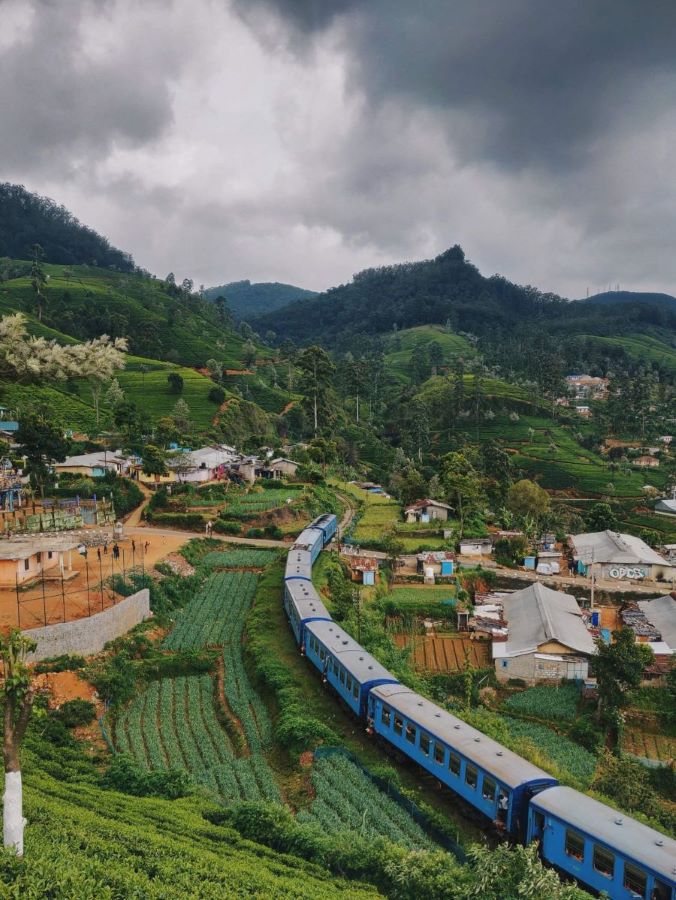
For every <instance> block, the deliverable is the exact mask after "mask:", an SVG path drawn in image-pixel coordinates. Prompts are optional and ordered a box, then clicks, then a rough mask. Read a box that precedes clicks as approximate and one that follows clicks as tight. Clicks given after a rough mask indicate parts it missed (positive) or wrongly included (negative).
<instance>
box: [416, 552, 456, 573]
mask: <svg viewBox="0 0 676 900" xmlns="http://www.w3.org/2000/svg"><path fill="white" fill-rule="evenodd" d="M416 570H417V572H418V573H419V574H420V575H429V574H430V573H431V574H433V575H441V576H448V575H452V574H453V573H454V571H455V554H454V553H451V552H450V551H449V550H426V551H424V552H423V553H419V554H418V556H417V557H416ZM430 570H431V572H430Z"/></svg>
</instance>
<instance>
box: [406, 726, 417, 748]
mask: <svg viewBox="0 0 676 900" xmlns="http://www.w3.org/2000/svg"><path fill="white" fill-rule="evenodd" d="M415 735H416V730H415V726H413V725H411V724H410V723H409V724H408V725H407V726H406V740H407V741H408V742H409V744H415Z"/></svg>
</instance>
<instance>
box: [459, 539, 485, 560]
mask: <svg viewBox="0 0 676 900" xmlns="http://www.w3.org/2000/svg"><path fill="white" fill-rule="evenodd" d="M492 552H493V544H492V542H491V539H490V538H462V539H461V540H460V556H479V557H483V556H490V555H491V553H492Z"/></svg>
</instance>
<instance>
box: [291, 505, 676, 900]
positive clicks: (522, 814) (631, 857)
mask: <svg viewBox="0 0 676 900" xmlns="http://www.w3.org/2000/svg"><path fill="white" fill-rule="evenodd" d="M337 527H338V522H337V520H336V517H335V516H334V515H329V514H327V515H322V516H319V517H318V518H317V519H315V520H314V522H312V523H311V524H310V525H309V526H308V527H307V528H306V529H305V530H304V531H303V532H302V533H301V534H300V535H299V537H298V539H297V541H296V543H295V544H294V546H293V548H292V550H291V551H290V552H289V555H288V557H287V563H286V573H285V578H284V609H285V610H286V614H287V617H288V619H289V623H290V625H291V628H292V630H293V634H294V637H295V640H296V643H297V645H298V648H299V650H300V652H301V653H303V654H304V655H305V656H306V657H307V658H308V660H309V661H310V662H311V663H312V665H313V666H314V667H315V668H316V669H318V670H319V672H320V673H321V675H322V678H323V679H324V681H325V682H326V683H327V684H329V685H330V686H331V687H332V689H333V690H334V691H335V692H336V694H337V695H338V696H339V697H340V698H341V699H342V701H343V702H344V703H345V704H346V705H347V706H348V707H349V709H350V710H351V711H352V712H353V713H354V714H355V715H356V716H358V717H359V719H361V720H362V721H363V722H364V723H365V724H366V725H367V727H368V729H369V731H370V732H372V733H374V734H375V735H376V736H377V738H378V740H379V741H382V742H383V744H384V745H387V749H388V750H389V749H393V750H394V751H395V752H396V753H399V754H401V755H402V756H405V757H407V758H408V759H410V760H412V761H413V762H415V763H417V764H418V765H420V766H421V767H422V768H423V769H425V770H426V771H427V772H430V773H432V774H433V775H434V776H435V777H436V778H437V779H438V780H439V781H440V782H441V783H442V784H443V785H445V786H446V787H448V788H450V789H451V790H452V791H454V792H455V793H456V794H457V795H459V796H460V797H462V799H463V800H464V801H465V802H467V803H468V804H470V806H472V807H473V808H474V809H475V810H476V811H477V812H479V813H480V814H481V815H482V816H485V818H486V821H489V820H490V821H498V822H499V823H501V827H502V828H504V830H505V833H506V834H507V835H509V837H510V838H511V839H512V840H514V841H519V842H522V843H529V842H531V841H538V842H539V845H540V855H541V857H542V859H543V860H544V861H545V862H547V863H549V864H550V865H552V866H553V867H554V868H556V869H557V870H558V871H559V872H560V873H561V874H562V875H564V876H566V877H570V878H574V879H576V880H577V881H578V882H579V883H580V884H581V885H583V886H585V887H586V888H588V889H590V890H591V891H593V892H596V893H600V892H601V891H605V893H606V894H607V895H608V896H609V897H610V898H611V900H635V898H638V897H642V898H643V900H676V841H674V840H673V839H671V838H668V837H665V836H664V835H662V834H660V833H659V832H657V831H655V830H654V829H652V828H648V827H647V826H646V825H643V824H642V823H640V822H638V821H636V820H635V819H632V818H631V817H630V816H626V815H624V814H620V813H618V812H617V811H616V810H614V809H611V808H610V807H608V806H605V805H604V804H603V803H599V802H598V801H597V800H593V799H592V798H591V797H588V796H587V795H586V794H581V793H579V792H578V791H574V790H573V789H572V788H569V787H564V786H563V785H560V784H558V782H557V781H556V779H555V778H552V777H551V775H549V774H548V773H547V772H544V771H543V770H542V769H539V768H538V767H537V766H534V765H532V764H531V763H529V762H527V761H526V760H524V759H522V758H521V757H520V756H518V755H517V754H516V753H513V752H512V751H511V750H508V749H507V748H506V747H503V746H502V745H501V744H499V743H498V742H497V741H494V740H492V739H491V738H489V737H487V736H486V735H484V734H482V733H481V732H480V731H477V730H476V729H475V728H472V727H471V726H470V725H468V724H467V723H466V722H464V721H463V720H462V719H458V718H456V716H453V715H452V714H451V713H449V712H447V711H446V710H444V709H442V708H441V707H439V706H437V705H436V704H434V703H432V702H431V701H429V700H427V699H426V698H425V697H421V696H420V695H419V694H416V693H415V692H414V691H411V690H410V689H409V688H407V687H406V686H405V685H403V684H401V683H400V682H399V681H398V680H397V679H396V678H395V677H394V676H393V675H392V674H391V673H390V672H388V671H387V669H385V668H384V666H382V665H381V664H380V663H379V662H378V661H377V660H376V659H375V658H374V657H373V656H371V654H370V653H367V652H366V650H364V648H363V647H361V646H360V645H359V644H358V643H357V641H355V640H354V638H352V637H351V636H350V635H348V634H347V633H346V632H345V631H344V630H343V629H342V628H341V627H340V626H339V625H338V624H337V623H335V622H334V621H333V619H332V618H331V614H330V613H329V611H328V610H327V608H326V606H325V605H324V604H323V603H322V601H321V599H320V597H319V594H318V593H317V591H316V590H315V588H314V586H313V584H312V566H313V564H314V562H315V560H316V559H317V557H318V556H319V554H320V552H321V550H322V548H323V547H325V546H326V545H327V544H328V543H329V542H330V541H331V540H332V539H333V537H334V535H335V534H336V531H337Z"/></svg>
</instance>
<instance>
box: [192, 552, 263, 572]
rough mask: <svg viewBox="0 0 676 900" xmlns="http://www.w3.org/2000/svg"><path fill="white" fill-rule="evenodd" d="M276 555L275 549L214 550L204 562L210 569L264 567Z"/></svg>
mask: <svg viewBox="0 0 676 900" xmlns="http://www.w3.org/2000/svg"><path fill="white" fill-rule="evenodd" d="M276 556H277V553H276V551H274V550H223V551H221V550H214V551H212V552H211V553H207V555H206V556H205V557H204V559H203V560H202V562H203V563H204V565H205V566H207V567H208V568H210V569H245V568H250V569H254V568H260V569H262V568H263V567H264V566H267V565H268V564H269V563H271V562H272V561H273V559H274V558H275V557H276Z"/></svg>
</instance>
